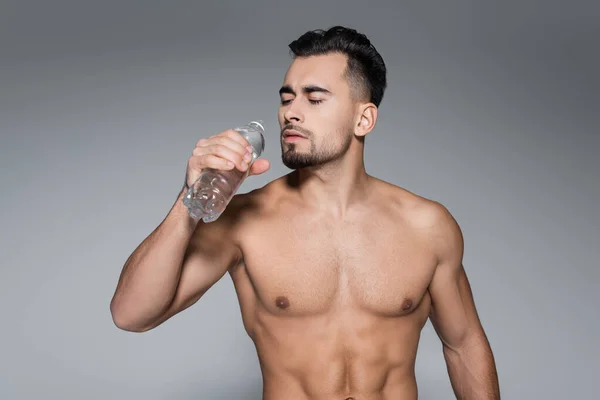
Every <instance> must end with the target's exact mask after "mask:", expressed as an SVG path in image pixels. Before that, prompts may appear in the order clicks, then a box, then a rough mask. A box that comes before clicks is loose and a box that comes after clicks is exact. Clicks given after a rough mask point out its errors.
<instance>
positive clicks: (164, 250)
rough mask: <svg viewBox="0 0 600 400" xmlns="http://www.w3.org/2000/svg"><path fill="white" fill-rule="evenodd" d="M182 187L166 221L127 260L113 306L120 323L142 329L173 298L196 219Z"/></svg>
mask: <svg viewBox="0 0 600 400" xmlns="http://www.w3.org/2000/svg"><path fill="white" fill-rule="evenodd" d="M182 196H183V191H182V192H180V194H179V196H178V198H177V201H176V202H175V204H174V205H173V207H172V208H171V210H170V212H169V214H168V215H167V217H166V218H165V219H164V220H163V222H162V223H161V224H160V225H159V226H158V227H157V228H156V229H155V230H154V231H153V232H152V233H151V234H150V235H149V236H148V237H147V238H146V239H145V240H144V241H143V242H142V243H141V244H140V245H139V246H138V247H137V249H136V250H135V251H134V252H133V253H132V254H131V256H130V257H129V258H128V259H127V261H126V262H125V265H124V266H123V270H122V272H121V276H120V277H119V282H118V284H117V289H116V291H115V294H114V296H113V299H112V301H111V305H110V309H111V313H112V316H113V320H114V322H115V324H116V325H117V326H119V327H120V328H122V329H126V330H142V329H144V328H145V327H146V326H148V325H150V324H151V323H152V321H154V320H155V319H156V318H159V317H160V316H161V315H162V313H163V312H164V311H165V310H166V309H167V308H168V307H169V304H170V303H171V301H172V300H173V297H174V295H175V293H176V290H177V286H178V283H179V277H180V275H181V267H182V263H183V259H184V256H185V252H186V249H187V246H188V244H189V241H190V238H191V236H192V234H193V232H194V229H195V226H196V224H197V222H196V221H194V220H193V219H191V218H190V217H189V216H188V215H187V210H186V208H185V206H184V205H183V204H182V203H181V199H182Z"/></svg>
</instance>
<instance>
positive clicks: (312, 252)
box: [232, 219, 435, 317]
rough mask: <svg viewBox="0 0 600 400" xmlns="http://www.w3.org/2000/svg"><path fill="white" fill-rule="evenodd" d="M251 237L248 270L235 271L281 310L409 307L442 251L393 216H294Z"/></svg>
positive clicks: (246, 247)
mask: <svg viewBox="0 0 600 400" xmlns="http://www.w3.org/2000/svg"><path fill="white" fill-rule="evenodd" d="M245 237H246V238H247V239H246V240H245V241H244V242H243V246H242V247H243V249H242V250H243V253H244V265H243V271H237V272H236V273H235V274H233V275H232V276H233V278H234V282H235V281H236V280H237V281H238V282H236V286H237V287H238V288H244V287H245V288H246V289H245V291H243V292H242V293H239V294H240V295H241V296H245V297H247V298H250V297H253V298H254V301H255V302H256V303H257V305H258V306H260V307H262V308H264V309H265V310H266V311H267V312H270V313H274V314H280V315H281V314H283V315H290V316H292V315H296V316H302V315H317V314H323V313H327V312H329V311H331V310H332V309H334V308H336V307H337V308H340V307H341V308H348V307H349V308H354V309H358V310H363V311H365V312H368V313H372V314H378V315H381V316H390V317H392V316H400V315H404V314H408V313H410V312H412V311H413V310H414V309H415V308H416V307H417V306H418V304H419V302H420V300H421V299H422V298H423V295H424V294H425V292H426V290H427V286H428V285H429V282H430V280H431V277H432V276H433V272H434V268H435V257H434V255H433V254H432V253H431V251H429V250H428V249H427V247H426V246H425V245H424V243H423V241H422V240H420V238H419V237H418V236H417V235H416V233H415V232H411V230H410V229H409V228H407V227H404V226H402V225H398V224H394V223H393V222H392V221H390V220H385V219H380V220H377V219H372V220H364V221H357V222H344V223H340V222H336V223H327V222H326V221H312V223H311V222H309V221H301V220H297V221H294V220H293V219H289V220H287V221H281V222H277V223H273V224H271V225H269V227H268V229H262V230H261V231H257V232H256V233H254V234H249V235H246V236H245ZM241 280H245V281H247V282H240V281H241ZM243 300H244V298H242V301H243ZM248 300H249V299H248Z"/></svg>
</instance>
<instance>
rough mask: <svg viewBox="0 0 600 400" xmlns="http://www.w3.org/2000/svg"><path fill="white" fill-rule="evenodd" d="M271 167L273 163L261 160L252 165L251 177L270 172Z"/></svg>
mask: <svg viewBox="0 0 600 400" xmlns="http://www.w3.org/2000/svg"><path fill="white" fill-rule="evenodd" d="M270 167H271V163H270V162H269V160H267V159H264V158H259V159H258V160H256V161H254V164H252V167H250V173H249V175H260V174H262V173H264V172H266V171H268V170H269V168H270Z"/></svg>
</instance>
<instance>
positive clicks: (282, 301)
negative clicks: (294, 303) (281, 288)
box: [275, 296, 290, 310]
mask: <svg viewBox="0 0 600 400" xmlns="http://www.w3.org/2000/svg"><path fill="white" fill-rule="evenodd" d="M275 305H276V306H277V307H279V308H281V309H282V310H285V309H286V308H288V307H289V306H290V301H289V300H288V299H287V297H285V296H279V297H277V298H276V299H275Z"/></svg>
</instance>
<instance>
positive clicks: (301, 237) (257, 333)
mask: <svg viewBox="0 0 600 400" xmlns="http://www.w3.org/2000/svg"><path fill="white" fill-rule="evenodd" d="M374 182H375V183H374V187H375V190H373V191H371V193H370V194H369V197H370V198H369V199H365V201H364V202H361V204H358V205H354V206H352V207H350V208H349V211H348V213H347V214H346V215H343V216H334V215H332V213H331V212H328V211H327V210H321V209H319V206H318V205H316V204H312V205H311V204H305V203H303V202H302V201H301V200H300V199H299V198H297V196H296V197H295V196H292V195H290V194H289V193H288V192H287V191H286V190H284V189H283V186H284V185H283V183H282V181H275V182H274V183H272V184H270V185H268V186H267V187H265V188H263V189H261V190H258V191H255V192H252V193H250V194H248V195H244V196H243V197H242V200H240V201H241V202H242V203H244V204H241V205H240V206H241V207H243V208H244V212H243V215H242V216H241V220H240V223H239V224H237V227H236V229H235V231H234V239H235V240H236V241H237V243H238V245H239V246H240V248H241V251H242V254H243V261H242V262H240V263H239V264H237V265H236V266H235V267H233V268H231V269H230V275H231V277H232V279H233V282H234V285H235V288H236V291H237V294H238V298H239V302H240V307H241V311H242V319H243V323H244V327H245V329H246V331H247V332H248V334H249V335H250V337H251V338H252V340H253V341H254V343H255V345H256V348H257V352H258V356H259V359H260V363H261V369H262V373H263V378H264V379H263V382H264V398H265V399H266V400H271V399H282V398H285V399H288V400H295V399H346V398H353V399H356V400H367V399H416V397H417V388H416V381H415V377H414V362H415V357H416V352H417V345H418V341H419V337H420V332H421V329H422V328H423V326H424V324H425V323H426V321H427V318H428V315H429V310H430V305H431V300H430V297H429V294H428V291H427V288H428V285H429V282H430V281H431V278H432V277H433V273H434V272H435V268H436V265H437V258H436V254H435V249H433V248H432V245H431V243H432V241H430V240H429V237H430V236H431V229H430V228H431V227H430V226H429V225H430V224H428V221H427V218H422V217H421V215H426V214H427V212H426V210H427V207H431V205H430V201H428V200H425V199H423V198H421V197H418V196H416V195H414V194H411V193H410V192H407V191H405V190H403V189H400V188H397V187H394V186H392V185H389V184H386V183H384V182H381V181H377V180H374Z"/></svg>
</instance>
